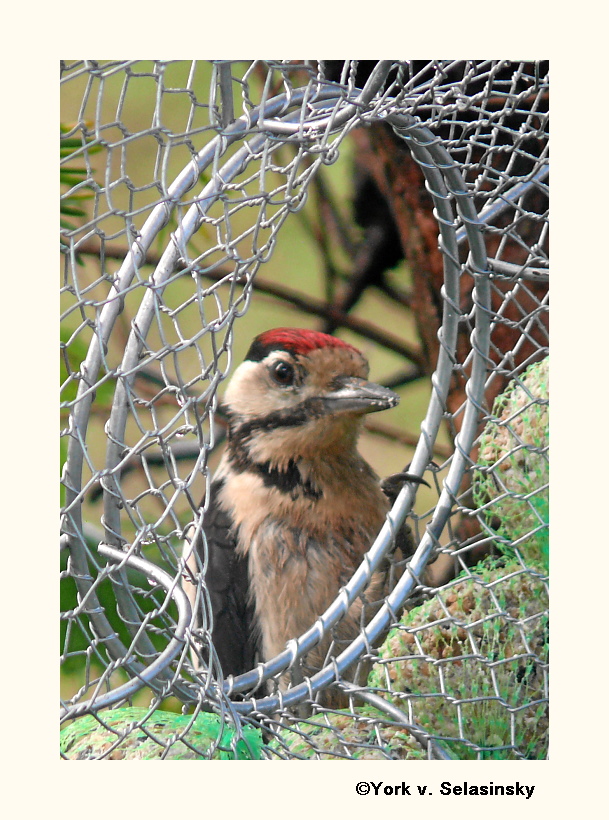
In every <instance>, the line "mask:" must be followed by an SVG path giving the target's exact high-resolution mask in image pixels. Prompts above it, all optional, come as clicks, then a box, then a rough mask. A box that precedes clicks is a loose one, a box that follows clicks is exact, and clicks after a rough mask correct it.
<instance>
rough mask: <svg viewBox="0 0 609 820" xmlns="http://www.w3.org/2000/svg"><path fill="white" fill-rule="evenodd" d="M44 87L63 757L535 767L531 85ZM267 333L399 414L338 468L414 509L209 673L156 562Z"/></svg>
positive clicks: (543, 66)
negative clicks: (343, 573)
mask: <svg viewBox="0 0 609 820" xmlns="http://www.w3.org/2000/svg"><path fill="white" fill-rule="evenodd" d="M61 69H62V71H61V76H62V115H61V116H62V121H61V183H62V185H61V211H62V227H61V252H62V265H63V276H62V286H61V306H62V326H61V367H62V390H61V398H62V404H61V407H62V410H61V423H62V424H61V426H62V431H61V458H62V465H63V466H62V504H63V506H62V519H61V521H62V533H61V540H60V546H61V575H60V577H61V601H62V613H61V663H62V702H61V720H62V725H63V729H62V747H61V748H62V756H63V757H64V758H80V759H129V758H135V757H139V758H143V759H152V758H155V757H156V758H168V759H186V758H193V759H210V758H219V759H236V758H245V759H257V758H263V759H267V760H272V759H326V760H339V759H362V758H365V759H390V760H391V759H464V758H471V759H490V758H498V759H539V758H543V757H545V756H546V754H547V738H548V671H547V670H548V612H547V580H548V579H547V572H548V465H549V454H548V453H549V450H548V408H549V392H548V391H549V381H548V380H549V372H548V363H549V358H548V274H549V261H548V250H547V246H548V172H549V162H548V113H547V112H548V94H549V82H548V67H547V63H545V62H543V61H536V62H528V63H521V62H512V61H502V60H495V61H465V60H460V61H448V60H447V61H429V62H425V61H389V60H388V61H379V62H370V61H357V60H352V61H303V62H297V61H260V60H256V61H78V62H69V61H64V62H63V63H62V66H61ZM282 325H288V326H302V327H307V328H314V329H318V330H324V331H325V332H328V333H335V334H336V335H338V336H339V337H341V338H344V339H345V340H347V341H348V342H350V343H352V344H354V345H355V346H356V347H358V348H360V349H362V350H364V352H365V354H366V356H367V357H368V358H369V360H370V364H371V374H372V376H373V377H374V379H375V381H382V383H383V384H385V385H386V386H389V387H391V388H392V389H393V390H395V391H397V392H398V393H399V395H400V397H401V402H400V406H399V408H398V409H396V410H391V411H389V412H390V413H391V414H393V415H389V413H388V414H387V416H386V418H387V421H385V420H384V418H385V414H380V415H379V416H378V419H377V418H376V417H372V418H370V419H369V420H368V421H367V424H366V429H365V431H364V433H363V435H362V439H361V446H362V449H363V450H364V454H365V456H366V458H367V460H368V461H370V463H371V464H372V466H373V467H374V469H375V470H376V472H377V473H379V474H380V475H381V477H383V478H384V477H386V476H388V475H390V474H392V473H400V472H402V471H404V470H405V469H407V471H408V473H409V474H410V475H411V476H414V477H415V478H416V479H423V480H425V481H426V482H427V486H426V485H424V484H421V483H418V482H417V481H411V482H407V483H405V484H403V486H402V485H400V487H398V488H397V489H396V491H395V493H394V494H393V495H392V496H391V498H392V501H393V504H392V507H391V510H390V512H389V513H388V514H387V517H386V521H385V524H384V526H383V527H382V528H381V529H380V531H379V532H378V535H377V537H376V539H375V540H374V541H373V542H371V543H370V545H369V550H368V552H367V553H366V555H365V557H364V560H363V561H362V563H361V564H360V566H359V568H358V569H357V570H356V571H355V572H354V574H353V575H352V577H351V578H350V580H349V581H348V583H347V584H346V585H345V586H343V587H342V588H341V589H340V590H337V594H336V598H335V599H334V601H333V602H332V604H331V605H330V606H329V608H327V609H326V610H325V611H323V612H319V613H317V615H318V618H317V620H316V621H315V622H314V623H311V625H310V628H309V629H308V630H307V631H305V632H304V633H303V634H300V635H293V636H292V640H290V641H289V642H288V644H287V645H286V647H285V649H284V650H283V651H282V652H280V653H279V654H278V655H276V656H274V657H272V658H263V657H260V658H259V659H258V662H257V663H256V664H255V665H254V666H253V668H252V669H250V670H249V671H247V672H245V673H244V674H240V675H237V676H231V675H229V676H228V677H227V678H226V679H225V678H224V673H223V670H222V669H221V666H220V664H219V662H218V657H217V652H216V650H215V647H214V644H213V640H212V629H213V618H212V614H211V607H210V600H209V591H208V589H207V585H206V580H205V572H206V569H207V558H206V557H205V555H203V558H202V560H201V562H200V566H199V570H200V571H199V572H198V573H196V577H195V576H193V574H192V572H191V570H190V569H189V567H188V566H187V564H186V562H185V559H184V555H183V542H184V540H185V539H186V541H187V542H188V538H189V535H188V533H189V532H196V533H200V532H202V531H203V532H204V530H205V514H206V511H207V510H208V508H209V503H210V484H211V478H212V476H213V472H214V469H215V467H216V466H217V463H218V458H219V454H220V452H221V450H222V447H223V444H224V440H225V437H226V416H225V414H224V410H223V405H222V398H221V397H222V395H223V391H224V386H225V382H226V381H227V379H229V378H230V373H232V371H233V365H236V364H238V363H239V361H240V360H241V359H242V358H243V354H244V353H245V351H246V350H247V347H248V346H249V343H250V342H251V339H252V337H253V336H255V335H256V334H257V333H259V332H260V331H262V330H265V329H267V328H269V327H277V326H282ZM390 419H391V421H390ZM406 525H408V526H409V527H410V530H411V532H412V534H413V537H414V542H415V548H414V551H413V553H412V555H409V556H406V557H401V558H400V556H399V554H398V552H399V551H398V550H396V548H395V545H396V538H397V537H398V535H399V533H400V531H402V529H403V527H404V526H406ZM379 568H383V571H384V572H386V573H387V578H388V579H389V580H388V585H387V587H386V589H385V590H384V593H383V595H382V596H379V600H378V601H376V602H375V606H373V607H370V608H369V610H366V607H363V610H362V611H363V612H364V611H367V612H368V615H367V616H365V617H364V616H363V617H362V621H361V628H360V632H359V634H358V635H357V637H355V639H349V640H348V641H345V640H341V637H340V634H341V633H340V624H341V622H342V621H343V620H344V618H345V615H346V613H347V611H348V610H349V608H350V607H351V605H352V604H353V603H354V602H356V601H358V600H361V601H363V600H364V599H365V598H364V596H365V592H366V590H367V589H368V588H369V585H370V583H371V579H372V577H373V575H374V573H375V572H376V571H377V570H379ZM186 583H191V584H192V583H194V584H195V585H196V600H195V605H194V609H193V606H191V601H190V600H189V598H188V596H186V595H185V593H184V589H185V584H186ZM294 594H295V595H296V594H297V591H295V593H294ZM194 610H196V613H195V611H194ZM195 615H196V617H195ZM326 639H327V641H328V645H329V649H328V652H327V656H326V659H325V662H324V664H323V667H322V668H311V667H309V666H308V665H307V658H308V657H309V656H310V653H311V651H312V650H313V649H314V648H315V647H316V646H318V645H320V643H321V642H322V641H324V640H326ZM286 681H287V683H286ZM329 693H332V694H333V695H334V696H335V697H329Z"/></svg>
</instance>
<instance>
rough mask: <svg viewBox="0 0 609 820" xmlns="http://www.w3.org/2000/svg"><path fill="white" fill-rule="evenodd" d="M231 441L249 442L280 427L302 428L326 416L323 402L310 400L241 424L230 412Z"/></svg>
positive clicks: (315, 399) (314, 399) (317, 399)
mask: <svg viewBox="0 0 609 820" xmlns="http://www.w3.org/2000/svg"><path fill="white" fill-rule="evenodd" d="M227 415H228V420H229V431H230V432H229V440H230V439H231V438H239V439H241V440H243V441H247V440H248V439H250V438H251V437H252V434H253V433H257V432H264V431H266V430H276V429H277V428H279V427H300V425H301V424H306V423H307V422H308V421H311V420H312V419H317V418H320V417H321V416H323V415H324V409H323V402H322V400H321V399H319V398H315V397H313V398H310V399H306V400H305V401H303V402H301V403H300V404H297V405H296V406H295V407H286V408H284V409H283V410H273V412H272V413H269V414H268V415H266V416H262V417H260V418H255V419H250V420H249V421H244V422H242V423H239V418H238V416H235V415H234V414H231V413H230V411H229V412H228V414H227Z"/></svg>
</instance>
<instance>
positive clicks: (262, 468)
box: [228, 439, 323, 501]
mask: <svg viewBox="0 0 609 820" xmlns="http://www.w3.org/2000/svg"><path fill="white" fill-rule="evenodd" d="M228 455H229V459H230V463H231V466H232V467H233V469H234V470H235V472H237V473H246V472H250V473H255V474H256V475H258V476H260V478H261V479H262V482H263V484H264V486H265V487H275V488H276V489H277V490H279V491H280V492H282V493H286V494H287V493H289V494H290V495H291V496H292V497H293V498H297V497H298V495H300V494H302V495H303V496H304V497H305V498H311V499H313V500H315V501H317V500H318V499H319V498H321V497H322V495H323V493H322V491H321V490H319V489H318V488H317V487H315V486H314V485H313V484H312V483H311V482H310V481H306V480H304V479H303V477H302V475H301V474H300V470H299V469H298V466H297V464H296V463H295V462H294V461H292V459H290V461H289V462H288V464H287V466H286V467H285V469H283V470H280V469H279V468H278V467H272V466H271V462H270V461H264V462H258V461H253V460H252V459H251V458H250V457H249V455H248V452H247V449H246V448H245V447H244V446H243V441H240V440H235V439H232V441H231V442H230V443H229V450H228Z"/></svg>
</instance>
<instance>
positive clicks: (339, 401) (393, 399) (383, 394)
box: [322, 377, 400, 414]
mask: <svg viewBox="0 0 609 820" xmlns="http://www.w3.org/2000/svg"><path fill="white" fill-rule="evenodd" d="M399 400H400V397H399V396H398V394H397V393H394V392H393V390H389V389H388V388H387V387H382V386H381V385H380V384H374V382H367V381H366V380H365V379H357V378H355V377H344V378H341V379H337V380H336V382H335V386H334V390H333V391H332V392H331V393H328V394H327V395H326V396H325V397H324V398H323V399H322V402H323V406H324V410H325V412H326V413H328V414H330V413H375V412H376V411H377V410H388V409H389V408H390V407H395V406H396V404H397V403H398V402H399Z"/></svg>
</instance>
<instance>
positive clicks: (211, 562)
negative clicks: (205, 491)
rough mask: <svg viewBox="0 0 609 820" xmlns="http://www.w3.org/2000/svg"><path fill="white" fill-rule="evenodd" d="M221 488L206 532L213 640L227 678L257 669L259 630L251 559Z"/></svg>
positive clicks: (210, 510)
mask: <svg viewBox="0 0 609 820" xmlns="http://www.w3.org/2000/svg"><path fill="white" fill-rule="evenodd" d="M221 487H222V482H221V481H218V482H213V483H212V486H211V499H210V506H209V508H208V509H207V511H206V513H205V519H204V521H203V529H204V531H205V537H206V540H207V551H208V565H207V572H206V574H205V583H206V584H207V588H208V590H209V597H210V601H211V608H212V613H213V630H212V638H213V642H214V647H215V649H216V652H217V655H218V659H219V660H220V665H221V666H222V671H223V672H224V675H225V676H226V675H240V674H242V673H243V672H247V671H249V670H250V669H252V668H253V667H254V666H255V663H256V651H257V630H256V624H255V615H254V608H253V606H252V602H251V601H250V598H249V577H248V560H247V556H242V555H240V554H238V553H237V538H236V535H235V533H234V530H233V528H232V521H231V517H230V514H229V513H227V512H226V510H224V509H222V507H220V505H219V504H218V502H217V500H216V499H217V498H218V491H219V490H220V489H221ZM198 548H199V550H200V549H201V544H199V545H198Z"/></svg>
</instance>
